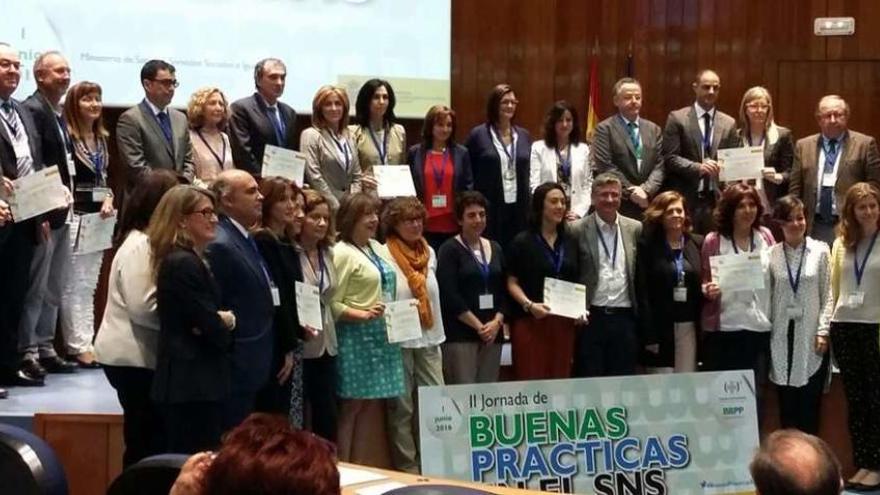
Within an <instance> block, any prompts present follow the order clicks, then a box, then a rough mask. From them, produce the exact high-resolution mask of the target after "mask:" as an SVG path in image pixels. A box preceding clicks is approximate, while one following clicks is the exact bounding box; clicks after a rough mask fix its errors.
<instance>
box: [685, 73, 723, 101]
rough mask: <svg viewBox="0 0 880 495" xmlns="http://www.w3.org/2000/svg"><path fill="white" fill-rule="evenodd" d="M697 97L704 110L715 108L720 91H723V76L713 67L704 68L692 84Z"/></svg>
mask: <svg viewBox="0 0 880 495" xmlns="http://www.w3.org/2000/svg"><path fill="white" fill-rule="evenodd" d="M691 86H692V87H693V88H694V94H695V95H696V97H697V104H698V105H700V107H702V108H703V109H704V110H711V109H713V108H715V101H716V100H718V92H719V91H721V78H720V77H718V74H716V73H715V71H713V70H711V69H702V70H700V71H698V72H697V77H696V78H695V79H694V83H693V84H692V85H691Z"/></svg>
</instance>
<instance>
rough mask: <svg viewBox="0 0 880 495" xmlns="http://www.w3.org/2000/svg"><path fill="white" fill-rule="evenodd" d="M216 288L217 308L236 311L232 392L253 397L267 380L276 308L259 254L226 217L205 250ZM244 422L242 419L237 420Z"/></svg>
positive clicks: (222, 218) (236, 394)
mask: <svg viewBox="0 0 880 495" xmlns="http://www.w3.org/2000/svg"><path fill="white" fill-rule="evenodd" d="M205 256H206V257H207V259H208V264H209V266H210V267H211V271H212V272H213V273H214V278H215V279H216V280H217V285H218V286H219V287H220V294H221V305H222V307H223V308H225V309H229V310H232V312H233V313H235V318H236V320H237V325H236V327H235V332H233V335H232V336H233V338H234V339H235V345H234V348H233V355H232V394H233V396H245V397H247V396H252V395H253V394H255V393H256V391H257V390H259V389H260V388H262V387H263V385H265V384H266V382H267V381H268V380H269V374H270V368H271V364H272V352H273V347H274V345H273V343H274V332H273V331H272V322H273V319H274V318H273V315H274V314H275V307H274V306H273V304H272V293H271V291H270V286H269V283H268V282H267V281H266V276H265V274H264V272H263V267H262V266H261V263H262V256H261V255H260V253H259V252H258V251H257V250H256V249H255V248H254V247H253V245H252V244H251V243H250V242H249V241H248V240H247V239H246V238H245V237H244V236H243V235H242V234H241V232H240V231H239V230H238V229H237V228H236V227H235V225H233V224H232V222H231V221H230V220H229V218H228V217H226V216H221V217H220V222H219V223H218V224H217V237H216V238H215V239H214V241H213V242H211V243H210V244H209V245H208V248H207V249H206V251H205ZM238 419H244V418H238Z"/></svg>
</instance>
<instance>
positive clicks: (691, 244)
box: [636, 228, 703, 367]
mask: <svg viewBox="0 0 880 495" xmlns="http://www.w3.org/2000/svg"><path fill="white" fill-rule="evenodd" d="M659 230H660V231H659V232H657V233H648V232H645V233H644V234H643V235H642V237H641V238H640V239H639V242H638V248H637V249H636V297H637V298H638V301H639V327H638V329H639V339H640V342H641V346H642V347H644V346H646V345H651V344H660V353H659V354H658V355H656V356H652V355H650V354H648V353H645V354H646V356H645V357H646V358H647V359H643V361H644V364H646V365H649V366H667V367H668V366H674V365H675V333H674V323H675V321H674V315H673V313H672V309H673V304H674V301H673V299H672V297H673V295H672V291H673V289H674V287H675V286H676V285H677V284H678V278H677V274H676V273H675V270H674V268H673V258H672V253H671V252H669V250H668V249H666V242H665V238H664V234H663V231H662V228H661V229H659ZM702 245H703V236H700V235H697V234H691V235H686V239H685V244H684V259H685V261H686V262H687V263H688V264H690V266H691V267H692V268H693V271H686V272H685V287H687V297H688V304H689V307H691V308H693V314H692V315H691V319H690V320H689V321H692V322H694V324H695V325H696V327H697V329H698V330H699V328H700V308H701V307H702V300H703V293H702V289H701V281H702V279H701V263H702V262H701V260H700V248H701V247H702Z"/></svg>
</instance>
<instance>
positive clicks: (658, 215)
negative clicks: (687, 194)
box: [644, 191, 691, 235]
mask: <svg viewBox="0 0 880 495" xmlns="http://www.w3.org/2000/svg"><path fill="white" fill-rule="evenodd" d="M644 215H645V221H644V229H645V231H646V232H649V233H651V234H654V235H665V234H666V233H670V232H672V233H674V232H680V233H682V234H684V233H689V232H690V231H691V219H690V216H688V212H687V203H686V202H685V200H684V196H682V195H681V193H679V192H677V191H664V192H662V193H660V194H658V195H656V196H654V199H653V200H651V204H649V205H648V207H647V208H646V209H645V213H644Z"/></svg>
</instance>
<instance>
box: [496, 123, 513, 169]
mask: <svg viewBox="0 0 880 495" xmlns="http://www.w3.org/2000/svg"><path fill="white" fill-rule="evenodd" d="M492 132H494V133H495V136H496V137H497V138H498V142H499V143H500V144H501V149H502V150H504V155H505V156H507V168H509V169H510V168H515V167H516V162H514V161H513V158H514V157H515V156H516V139H517V135H516V129H514V128H513V126H511V127H510V149H509V150H508V149H507V145H506V144H504V141H503V140H502V139H501V133H500V132H498V131H497V130H495V129H494V128H493V131H492Z"/></svg>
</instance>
